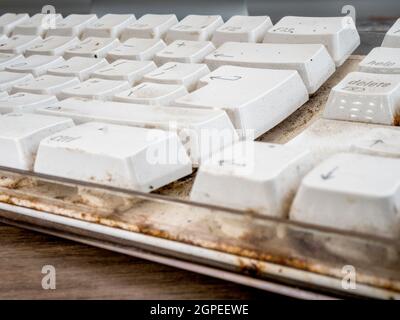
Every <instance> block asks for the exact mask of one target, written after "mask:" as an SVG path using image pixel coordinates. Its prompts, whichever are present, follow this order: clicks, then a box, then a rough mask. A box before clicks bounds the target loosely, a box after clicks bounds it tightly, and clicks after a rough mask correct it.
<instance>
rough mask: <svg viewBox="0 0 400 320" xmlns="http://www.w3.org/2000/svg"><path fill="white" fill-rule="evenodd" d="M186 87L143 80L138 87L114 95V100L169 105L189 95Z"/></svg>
mask: <svg viewBox="0 0 400 320" xmlns="http://www.w3.org/2000/svg"><path fill="white" fill-rule="evenodd" d="M187 94H188V92H187V90H186V88H185V87H184V86H182V85H178V84H161V83H153V82H143V83H141V84H139V85H137V86H136V87H133V88H131V89H128V90H125V91H122V92H120V93H117V94H116V95H114V98H113V100H114V101H120V102H130V103H137V104H141V103H142V104H149V105H154V106H168V105H171V104H172V102H173V101H175V100H176V99H178V98H180V97H183V96H185V95H187Z"/></svg>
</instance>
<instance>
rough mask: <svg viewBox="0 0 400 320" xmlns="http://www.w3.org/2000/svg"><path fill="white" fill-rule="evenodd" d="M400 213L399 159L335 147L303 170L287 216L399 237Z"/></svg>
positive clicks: (325, 224) (350, 229)
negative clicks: (301, 178)
mask: <svg viewBox="0 0 400 320" xmlns="http://www.w3.org/2000/svg"><path fill="white" fill-rule="evenodd" d="M382 168H385V170H382ZM399 214H400V161H399V159H393V158H384V157H377V156H371V155H364V154H352V153H339V154H336V155H334V156H332V157H330V158H328V159H327V160H325V161H324V162H322V163H321V164H320V165H318V166H317V167H315V168H314V169H313V170H312V171H311V172H310V173H308V174H307V175H306V176H305V178H304V179H303V181H302V183H301V185H300V188H299V191H298V192H297V194H296V197H295V199H294V201H293V205H292V208H291V211H290V219H292V220H296V221H300V222H305V223H311V224H317V225H320V226H326V227H332V228H337V229H342V230H347V231H352V232H361V233H367V234H373V235H379V236H383V237H399V236H400V220H399Z"/></svg>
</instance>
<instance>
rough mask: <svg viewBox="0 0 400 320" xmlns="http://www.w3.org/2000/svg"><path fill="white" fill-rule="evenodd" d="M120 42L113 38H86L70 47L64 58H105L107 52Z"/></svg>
mask: <svg viewBox="0 0 400 320" xmlns="http://www.w3.org/2000/svg"><path fill="white" fill-rule="evenodd" d="M119 45H120V42H119V40H118V39H113V38H94V37H92V38H86V39H85V40H83V41H82V42H81V43H80V44H78V45H76V46H75V47H73V48H71V49H68V50H66V51H65V53H64V58H65V59H69V58H72V57H77V56H78V57H87V58H97V59H99V58H105V57H106V56H107V53H108V52H110V51H111V50H113V49H114V48H116V47H118V46H119Z"/></svg>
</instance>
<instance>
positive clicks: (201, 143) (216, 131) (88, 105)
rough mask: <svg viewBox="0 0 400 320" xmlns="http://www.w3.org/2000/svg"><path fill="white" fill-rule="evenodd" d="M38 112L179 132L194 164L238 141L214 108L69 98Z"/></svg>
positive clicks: (74, 118) (223, 113) (230, 127)
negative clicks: (185, 107)
mask: <svg viewBox="0 0 400 320" xmlns="http://www.w3.org/2000/svg"><path fill="white" fill-rule="evenodd" d="M36 112H39V113H41V114H46V115H53V116H62V117H68V118H72V119H73V120H74V122H75V123H77V124H79V123H85V122H90V121H99V122H106V123H113V124H119V125H127V126H134V127H146V128H157V129H162V130H168V131H173V132H177V133H178V135H179V137H180V138H181V140H182V143H184V145H185V147H186V149H187V152H188V154H189V155H190V158H191V159H192V162H193V163H194V164H195V165H197V164H198V163H200V162H201V161H202V160H204V159H207V158H208V157H209V156H210V155H212V154H213V153H214V152H217V151H219V150H221V149H222V148H223V147H226V146H228V145H231V144H232V143H233V142H234V141H236V140H237V134H236V132H235V130H234V127H233V125H232V123H231V121H230V120H229V117H228V116H227V114H226V113H225V112H224V111H222V110H215V109H214V110H209V109H207V110H203V109H182V108H174V107H165V106H161V107H160V106H151V105H140V104H132V103H122V102H113V101H100V100H99V101H95V100H88V99H82V98H69V99H66V100H63V101H61V102H59V103H57V104H56V105H54V106H49V107H45V108H40V109H38V110H36Z"/></svg>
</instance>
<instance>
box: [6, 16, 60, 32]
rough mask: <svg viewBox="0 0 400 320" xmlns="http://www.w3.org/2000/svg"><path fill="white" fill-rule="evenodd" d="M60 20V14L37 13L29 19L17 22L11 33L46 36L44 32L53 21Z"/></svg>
mask: <svg viewBox="0 0 400 320" xmlns="http://www.w3.org/2000/svg"><path fill="white" fill-rule="evenodd" d="M53 19H54V20H55V22H56V23H57V21H59V20H62V15H61V14H58V13H56V14H45V13H38V14H35V15H34V16H32V17H31V18H30V19H28V20H26V21H23V22H22V23H20V24H18V25H17V26H16V27H15V28H14V31H13V35H31V36H41V37H44V36H46V32H47V31H48V30H49V29H50V27H51V26H52V24H53V21H54V20H53Z"/></svg>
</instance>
